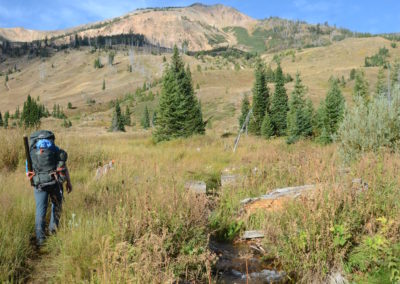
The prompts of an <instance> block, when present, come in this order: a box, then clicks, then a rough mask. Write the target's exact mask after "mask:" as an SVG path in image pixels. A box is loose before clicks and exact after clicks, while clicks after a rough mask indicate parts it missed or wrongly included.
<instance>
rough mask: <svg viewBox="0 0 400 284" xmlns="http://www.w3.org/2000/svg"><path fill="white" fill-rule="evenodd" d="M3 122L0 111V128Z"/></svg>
mask: <svg viewBox="0 0 400 284" xmlns="http://www.w3.org/2000/svg"><path fill="white" fill-rule="evenodd" d="M3 124H4V122H3V116H2V115H1V111H0V127H1V126H3Z"/></svg>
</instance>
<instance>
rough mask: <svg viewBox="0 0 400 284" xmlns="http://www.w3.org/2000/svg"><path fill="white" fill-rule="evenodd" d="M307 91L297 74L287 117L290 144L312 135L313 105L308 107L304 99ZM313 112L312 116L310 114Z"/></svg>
mask: <svg viewBox="0 0 400 284" xmlns="http://www.w3.org/2000/svg"><path fill="white" fill-rule="evenodd" d="M305 92H306V89H305V87H304V85H303V84H302V82H301V79H300V74H299V73H297V74H296V83H295V86H294V90H293V92H292V95H291V98H290V102H289V112H288V116H287V124H288V129H287V132H288V133H287V134H288V136H289V137H288V140H287V142H288V143H293V142H295V141H297V140H298V139H299V138H300V137H306V136H310V135H311V129H312V128H311V117H312V104H311V109H310V105H306V100H305V98H304V95H305ZM310 112H311V114H310Z"/></svg>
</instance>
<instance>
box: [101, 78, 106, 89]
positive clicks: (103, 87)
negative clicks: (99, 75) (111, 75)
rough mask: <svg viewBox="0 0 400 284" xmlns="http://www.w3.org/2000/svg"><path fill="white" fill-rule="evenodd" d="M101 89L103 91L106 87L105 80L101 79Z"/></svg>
mask: <svg viewBox="0 0 400 284" xmlns="http://www.w3.org/2000/svg"><path fill="white" fill-rule="evenodd" d="M101 89H102V90H103V91H104V90H105V89H106V80H105V79H103V86H102V87H101Z"/></svg>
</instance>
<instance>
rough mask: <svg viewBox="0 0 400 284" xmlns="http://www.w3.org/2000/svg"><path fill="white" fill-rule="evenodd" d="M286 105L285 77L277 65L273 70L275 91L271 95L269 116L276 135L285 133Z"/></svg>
mask: <svg viewBox="0 0 400 284" xmlns="http://www.w3.org/2000/svg"><path fill="white" fill-rule="evenodd" d="M288 110H289V106H288V96H287V94H286V89H285V78H284V76H283V72H282V68H281V66H280V65H278V67H277V69H276V71H275V92H274V95H273V96H272V100H271V107H270V117H271V123H272V125H273V127H274V133H275V134H276V135H277V136H283V135H285V134H286V127H287V124H286V119H287V112H288Z"/></svg>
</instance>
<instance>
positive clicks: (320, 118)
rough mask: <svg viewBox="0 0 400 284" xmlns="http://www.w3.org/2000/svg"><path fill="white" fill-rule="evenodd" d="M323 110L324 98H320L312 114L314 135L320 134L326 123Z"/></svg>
mask: <svg viewBox="0 0 400 284" xmlns="http://www.w3.org/2000/svg"><path fill="white" fill-rule="evenodd" d="M325 112H326V111H325V100H322V101H321V102H320V104H319V107H318V109H317V110H316V112H315V114H314V115H313V132H314V135H315V136H316V137H319V136H321V133H322V130H323V128H324V126H325V124H326V115H325Z"/></svg>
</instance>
